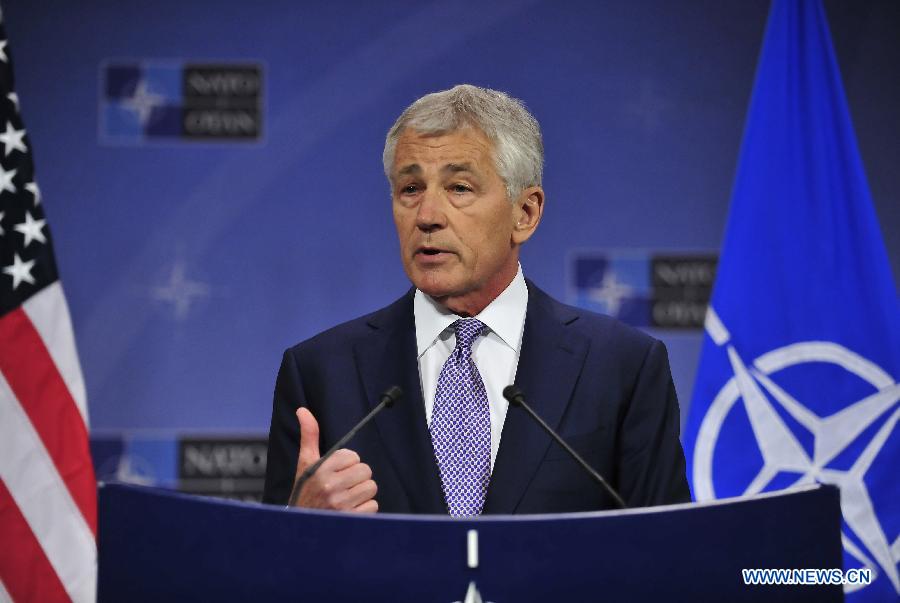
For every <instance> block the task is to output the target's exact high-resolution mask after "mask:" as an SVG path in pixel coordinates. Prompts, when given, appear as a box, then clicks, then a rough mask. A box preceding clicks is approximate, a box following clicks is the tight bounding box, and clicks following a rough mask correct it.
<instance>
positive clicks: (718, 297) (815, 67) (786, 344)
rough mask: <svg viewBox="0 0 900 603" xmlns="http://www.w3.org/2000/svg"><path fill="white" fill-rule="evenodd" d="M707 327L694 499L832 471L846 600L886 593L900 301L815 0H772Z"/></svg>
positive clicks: (892, 543)
mask: <svg viewBox="0 0 900 603" xmlns="http://www.w3.org/2000/svg"><path fill="white" fill-rule="evenodd" d="M705 328H706V336H705V341H704V344H703V350H702V353H701V359H700V368H699V370H698V374H697V381H696V385H695V389H694V398H693V400H692V404H691V408H690V416H689V417H688V424H687V428H686V430H685V434H684V442H685V449H686V451H687V454H688V463H689V464H688V473H689V476H690V480H691V484H692V488H693V492H694V495H695V497H696V498H697V499H698V500H709V499H712V498H721V497H725V496H737V495H744V494H747V495H750V494H756V493H759V492H762V491H768V490H776V489H781V488H787V487H794V486H802V485H804V484H810V483H813V482H825V483H831V484H836V485H838V486H839V487H840V489H841V504H842V509H843V522H842V526H841V529H842V535H843V543H844V550H845V565H846V568H848V569H849V568H868V569H870V570H871V576H872V581H871V584H869V585H865V584H861V583H857V582H855V581H850V582H848V583H845V585H844V589H845V591H846V592H847V593H848V598H849V600H850V601H876V600H877V601H888V600H890V601H893V600H896V598H897V597H898V596H900V579H898V571H897V569H898V568H897V563H898V558H900V538H898V534H900V504H898V501H900V479H898V471H897V466H898V464H900V433H898V432H900V429H898V427H897V422H898V418H900V403H898V398H900V385H898V384H897V380H898V375H900V306H898V299H897V290H896V288H895V286H894V284H893V282H892V277H891V272H890V266H889V264H888V259H887V254H886V252H885V248H884V244H883V243H882V238H881V233H880V230H879V226H878V222H877V219H876V216H875V213H874V210H873V206H872V200H871V195H870V193H869V189H868V186H867V184H866V179H865V175H864V173H863V165H862V161H861V159H860V156H859V152H858V150H857V145H856V140H855V137H854V134H853V128H852V126H851V124H850V117H849V113H848V110H847V102H846V99H845V97H844V93H843V89H842V86H841V80H840V75H839V72H838V67H837V62H836V60H835V55H834V51H833V49H832V45H831V40H830V35H829V32H828V26H827V22H826V19H825V14H824V11H823V9H822V6H821V4H820V2H819V0H809V1H806V0H776V1H775V2H774V3H773V5H772V9H771V13H770V15H769V22H768V25H767V29H766V34H765V40H764V43H763V49H762V53H761V55H760V59H759V65H758V67H757V74H756V82H755V85H754V91H753V98H752V100H751V103H750V110H749V113H748V116H747V124H746V129H745V132H744V140H743V146H742V149H741V156H740V161H739V165H738V170H737V176H736V178H735V184H734V190H733V193H732V199H731V209H730V216H729V219H728V225H727V228H726V233H725V240H724V243H723V247H722V253H721V257H720V263H719V268H718V275H717V278H716V284H715V288H714V291H713V296H712V301H711V304H710V308H709V310H708V312H707V317H706V325H705ZM764 562H765V560H764V559H761V560H760V563H761V564H764Z"/></svg>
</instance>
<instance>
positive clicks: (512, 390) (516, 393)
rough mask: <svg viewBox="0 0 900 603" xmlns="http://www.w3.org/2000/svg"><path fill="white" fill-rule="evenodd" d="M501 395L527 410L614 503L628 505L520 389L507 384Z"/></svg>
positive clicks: (622, 506) (621, 505)
mask: <svg viewBox="0 0 900 603" xmlns="http://www.w3.org/2000/svg"><path fill="white" fill-rule="evenodd" d="M503 397H504V398H506V399H507V401H508V402H509V403H510V404H512V405H513V406H521V407H522V408H524V409H525V412H527V413H528V414H529V415H530V416H531V418H532V419H534V420H535V421H536V422H537V424H538V425H540V426H541V428H542V429H543V430H544V431H546V432H547V433H548V434H550V437H551V438H553V439H554V440H555V441H556V443H557V444H559V445H560V446H562V447H563V449H564V450H565V451H566V452H568V453H569V456H571V457H572V458H573V459H575V462H576V463H578V464H579V465H581V468H582V469H584V470H585V471H586V472H587V473H588V475H590V476H591V478H592V479H593V480H594V481H595V482H597V483H598V484H600V485H601V486H602V487H603V489H604V490H606V492H607V493H609V495H610V496H611V497H612V498H613V500H614V501H616V504H618V505H619V507H620V508H622V509H627V508H628V505H626V504H625V501H624V500H622V497H621V496H619V493H618V492H616V491H615V490H614V489H613V487H612V486H610V485H609V483H608V482H607V481H606V480H605V479H603V476H602V475H600V474H599V473H597V472H596V471H594V469H593V468H592V467H591V466H590V465H588V464H587V462H586V461H585V460H584V459H583V458H581V456H580V455H579V454H578V453H577V452H575V451H574V450H573V449H572V447H571V446H569V445H568V444H566V443H565V441H564V440H563V439H562V438H561V437H559V434H558V433H556V432H555V431H553V428H552V427H550V426H549V425H547V423H545V422H544V420H543V419H542V418H540V417H539V416H538V415H537V413H536V412H534V410H532V409H531V407H530V406H528V404H526V403H525V395H524V394H523V393H522V390H520V389H519V388H518V387H516V386H515V385H507V386H506V387H504V388H503Z"/></svg>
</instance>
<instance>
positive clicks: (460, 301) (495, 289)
mask: <svg viewBox="0 0 900 603" xmlns="http://www.w3.org/2000/svg"><path fill="white" fill-rule="evenodd" d="M518 271H519V261H518V258H516V259H515V261H513V262H512V264H511V265H510V266H505V267H504V268H503V270H501V271H500V272H498V273H497V274H495V275H494V276H493V277H492V278H491V279H490V280H489V281H488V282H487V283H486V284H485V286H483V287H480V288H478V289H475V290H473V291H469V292H468V293H464V294H462V295H458V296H450V295H448V296H445V297H435V298H433V299H434V300H435V301H436V302H438V303H439V304H441V305H442V306H444V307H445V308H447V309H448V310H450V311H451V312H453V313H454V314H456V315H457V316H462V317H470V316H476V315H478V314H480V313H481V312H482V310H484V309H485V308H487V307H488V305H490V303H491V302H492V301H494V300H495V299H497V297H498V296H499V295H500V294H501V293H503V292H504V291H505V290H506V288H507V287H509V284H510V283H511V282H513V279H514V278H516V273H517V272H518Z"/></svg>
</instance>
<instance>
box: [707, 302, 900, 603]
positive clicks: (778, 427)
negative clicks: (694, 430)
mask: <svg viewBox="0 0 900 603" xmlns="http://www.w3.org/2000/svg"><path fill="white" fill-rule="evenodd" d="M705 326H706V331H707V332H708V333H709V335H710V337H711V338H712V339H713V341H714V342H715V343H716V345H718V346H719V347H724V348H725V350H726V352H727V354H728V359H729V362H730V365H731V369H732V371H733V372H734V376H733V377H732V378H731V379H729V380H728V382H727V383H726V384H725V385H724V386H723V387H722V389H721V390H719V392H718V394H717V395H716V397H715V399H714V400H713V402H712V404H710V407H709V410H708V411H707V413H706V416H705V417H704V418H703V421H702V423H701V425H700V430H699V432H698V434H697V441H696V446H695V451H694V466H693V482H694V489H695V495H696V497H697V500H710V499H714V498H716V492H715V488H714V485H713V479H712V466H713V457H714V453H715V451H716V443H717V441H718V440H719V434H720V431H721V429H722V425H723V422H724V421H725V419H726V417H727V416H728V415H729V414H730V413H731V411H732V409H734V408H735V406H736V405H737V403H738V401H741V402H742V403H743V408H744V410H745V411H746V416H747V418H748V419H749V423H750V428H751V430H752V433H753V438H754V439H755V441H756V445H757V446H758V448H759V452H760V454H761V455H762V460H763V464H762V467H761V468H760V469H759V472H758V473H757V474H756V475H755V477H753V479H752V480H750V483H749V484H747V486H746V489H745V490H744V494H745V495H753V494H757V493H759V492H762V491H763V490H764V489H765V488H766V487H767V486H769V485H770V484H771V482H772V481H773V479H774V478H775V477H776V476H777V475H779V474H784V473H785V472H787V473H791V474H796V475H799V477H798V478H797V479H796V481H794V483H793V484H790V486H801V485H805V484H811V483H814V482H820V483H826V484H834V485H836V486H838V487H839V488H840V491H841V510H842V513H843V518H844V522H845V523H846V526H847V528H848V529H849V530H851V531H852V533H853V534H854V535H855V537H856V539H857V540H858V541H859V542H861V543H862V544H863V545H864V547H860V546H858V545H857V544H856V542H854V540H851V539H850V537H849V536H848V534H847V532H846V531H844V532H843V533H842V534H841V540H842V542H843V545H844V550H845V552H846V553H847V554H849V555H850V556H852V557H853V558H855V559H856V560H857V561H858V562H859V563H861V564H862V565H864V566H866V567H868V568H870V569H871V570H872V573H873V575H875V576H877V575H878V574H879V572H880V573H883V574H884V575H885V576H886V577H887V579H888V580H889V581H890V582H891V584H892V585H893V587H894V589H895V590H896V592H897V593H898V594H900V577H898V571H897V564H898V561H900V534H892V535H891V538H892V539H893V540H892V541H891V540H889V538H888V536H887V535H886V534H885V531H884V529H883V526H882V525H881V523H880V521H879V519H878V515H877V514H876V510H875V506H874V504H873V502H872V498H871V496H870V493H869V490H868V488H867V486H866V483H865V480H864V478H865V476H866V473H867V472H868V471H869V469H870V468H871V467H872V465H873V463H874V462H875V461H876V459H877V458H878V455H879V453H880V452H881V450H882V448H883V447H884V446H885V444H886V443H887V442H888V440H889V439H890V438H891V435H892V433H893V431H894V428H895V427H896V425H897V422H898V420H900V404H898V401H900V384H898V383H895V382H894V379H893V378H892V377H891V376H890V375H889V374H888V373H886V372H885V371H884V370H883V369H881V368H880V367H879V366H877V365H876V364H874V363H873V362H871V361H870V360H868V359H866V358H864V357H862V356H860V355H859V354H856V353H855V352H853V351H851V350H848V349H847V348H845V347H843V346H841V345H838V344H836V343H833V342H828V341H805V342H798V343H794V344H791V345H787V346H784V347H781V348H778V349H775V350H772V351H770V352H767V353H765V354H763V355H762V356H760V357H759V358H756V359H755V360H753V361H752V362H751V363H749V364H748V363H747V362H746V361H745V359H743V358H741V356H740V355H739V354H738V352H737V350H736V349H735V348H734V346H733V345H732V344H731V343H730V340H731V335H730V333H729V332H728V330H727V329H726V327H725V325H724V324H722V322H721V320H720V319H719V317H718V315H717V314H716V313H715V311H714V310H713V308H712V307H710V308H709V310H708V312H707V316H706V325H705ZM806 363H829V364H831V365H835V366H837V367H840V368H841V369H843V370H845V371H847V372H849V373H851V374H853V375H855V376H856V377H858V378H859V379H862V380H863V381H865V382H867V383H868V384H869V385H870V386H871V387H872V388H874V390H875V393H873V394H871V395H868V396H866V397H864V398H862V399H861V400H858V401H856V402H853V403H851V404H849V405H847V406H846V407H844V408H843V409H841V410H840V411H838V412H836V413H834V414H832V415H830V416H827V417H820V416H818V415H817V414H815V413H814V412H812V411H811V410H809V408H807V406H806V405H804V404H803V403H802V402H801V401H799V400H797V399H795V398H794V397H793V396H792V395H791V394H790V393H789V392H788V391H786V390H785V389H783V388H782V387H780V386H779V385H778V384H776V383H775V381H774V380H773V379H772V375H773V374H774V373H777V372H778V371H781V370H783V369H787V368H791V367H797V368H794V369H792V370H797V369H801V370H802V368H803V366H804V364H806ZM770 400H772V401H774V402H775V403H777V404H778V405H780V406H781V408H782V409H783V410H784V411H785V412H786V413H787V414H788V415H789V416H790V417H792V418H793V419H794V420H795V421H796V422H797V423H798V424H799V425H802V426H803V427H804V428H805V429H806V430H808V431H809V433H811V434H812V436H813V438H814V443H813V451H812V455H810V454H809V453H808V452H807V449H805V448H804V447H803V445H802V444H801V443H800V440H799V438H798V436H797V434H796V433H794V432H792V431H791V429H790V428H789V427H788V425H787V423H786V422H785V420H784V419H783V418H782V417H781V415H780V414H779V412H778V411H777V410H776V408H775V406H774V404H773V402H772V401H770ZM884 417H887V419H886V420H884V422H883V423H882V424H881V427H880V428H878V429H877V430H876V431H875V432H874V435H872V436H871V438H870V439H869V440H868V442H865V443H864V446H863V449H862V452H861V453H860V454H859V455H858V456H857V457H856V459H855V460H853V461H852V464H851V465H850V467H849V468H848V469H846V468H842V469H838V468H836V467H835V466H834V464H833V463H832V461H834V460H835V459H836V457H838V455H840V454H841V453H842V452H844V450H845V449H847V448H848V447H849V446H850V445H851V444H852V443H853V442H855V441H856V440H857V438H858V437H859V436H860V435H861V434H863V432H866V431H867V429H868V428H870V427H872V426H873V425H876V424H877V422H878V421H879V420H881V419H883V418H884ZM869 432H871V430H869ZM869 432H867V434H868V433H869ZM863 549H865V550H863ZM860 588H865V586H864V585H858V584H857V585H848V586H846V587H845V591H846V592H851V591H853V590H857V589H860Z"/></svg>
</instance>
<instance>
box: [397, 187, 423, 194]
mask: <svg viewBox="0 0 900 603" xmlns="http://www.w3.org/2000/svg"><path fill="white" fill-rule="evenodd" d="M418 192H419V185H417V184H407V185H406V186H404V187H403V188H401V189H400V194H401V195H415V194H416V193H418Z"/></svg>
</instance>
